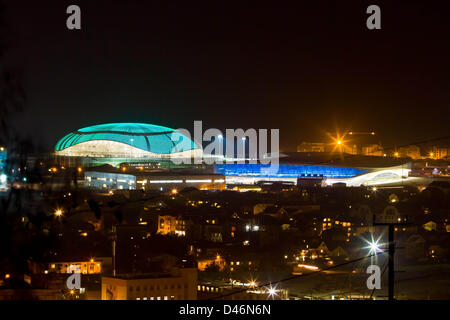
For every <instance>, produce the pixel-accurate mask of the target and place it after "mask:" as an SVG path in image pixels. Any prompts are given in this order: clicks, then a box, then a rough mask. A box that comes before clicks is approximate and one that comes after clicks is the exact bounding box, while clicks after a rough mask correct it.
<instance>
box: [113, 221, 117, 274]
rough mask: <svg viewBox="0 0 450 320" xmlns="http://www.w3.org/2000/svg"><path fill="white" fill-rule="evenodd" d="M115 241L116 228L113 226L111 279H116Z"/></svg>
mask: <svg viewBox="0 0 450 320" xmlns="http://www.w3.org/2000/svg"><path fill="white" fill-rule="evenodd" d="M116 240H117V232H116V226H113V227H112V266H113V277H116Z"/></svg>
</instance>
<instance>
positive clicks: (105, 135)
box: [55, 123, 198, 154]
mask: <svg viewBox="0 0 450 320" xmlns="http://www.w3.org/2000/svg"><path fill="white" fill-rule="evenodd" d="M175 132H176V131H175V129H171V128H168V127H162V126H156V125H152V124H145V123H108V124H100V125H95V126H91V127H86V128H82V129H79V130H77V131H74V132H71V133H69V134H68V135H66V136H64V137H63V138H62V139H61V140H59V141H58V142H57V143H56V146H55V150H56V151H61V150H64V149H67V148H69V147H72V146H74V145H77V144H79V143H82V142H87V141H95V140H108V141H115V142H120V143H124V144H127V145H130V146H133V147H136V148H139V149H142V150H145V151H149V152H153V153H160V154H169V153H173V152H182V151H187V150H192V149H196V148H198V147H197V146H196V145H195V143H194V142H193V141H192V140H191V139H189V138H188V137H186V136H184V135H182V134H180V133H176V134H174V133H175Z"/></svg>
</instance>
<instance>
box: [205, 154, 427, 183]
mask: <svg viewBox="0 0 450 320" xmlns="http://www.w3.org/2000/svg"><path fill="white" fill-rule="evenodd" d="M214 169H215V172H216V173H218V174H222V175H224V176H225V180H226V183H227V184H257V183H260V182H267V181H269V182H270V181H271V182H289V183H293V184H298V183H299V182H301V181H308V180H320V181H321V185H322V186H332V185H335V184H340V185H344V184H345V185H346V186H355V187H359V186H377V185H399V184H407V183H414V182H416V180H417V179H416V178H415V177H410V176H409V172H410V171H411V163H410V162H409V161H408V160H407V159H385V158H383V157H364V156H352V155H342V154H324V153H322V154H320V155H317V154H313V153H307V154H303V153H293V154H284V155H282V156H281V157H280V159H279V163H277V164H249V163H245V164H237V163H229V164H217V165H215V166H214ZM430 182H431V181H430Z"/></svg>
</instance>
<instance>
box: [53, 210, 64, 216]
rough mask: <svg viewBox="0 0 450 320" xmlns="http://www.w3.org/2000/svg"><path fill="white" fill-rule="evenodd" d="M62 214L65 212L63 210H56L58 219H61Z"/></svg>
mask: <svg viewBox="0 0 450 320" xmlns="http://www.w3.org/2000/svg"><path fill="white" fill-rule="evenodd" d="M62 214H63V211H62V210H61V209H56V210H55V216H56V217H61V216H62Z"/></svg>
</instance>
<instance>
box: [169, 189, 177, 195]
mask: <svg viewBox="0 0 450 320" xmlns="http://www.w3.org/2000/svg"><path fill="white" fill-rule="evenodd" d="M170 192H171V193H172V194H177V193H178V190H177V189H172V190H171V191H170Z"/></svg>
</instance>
